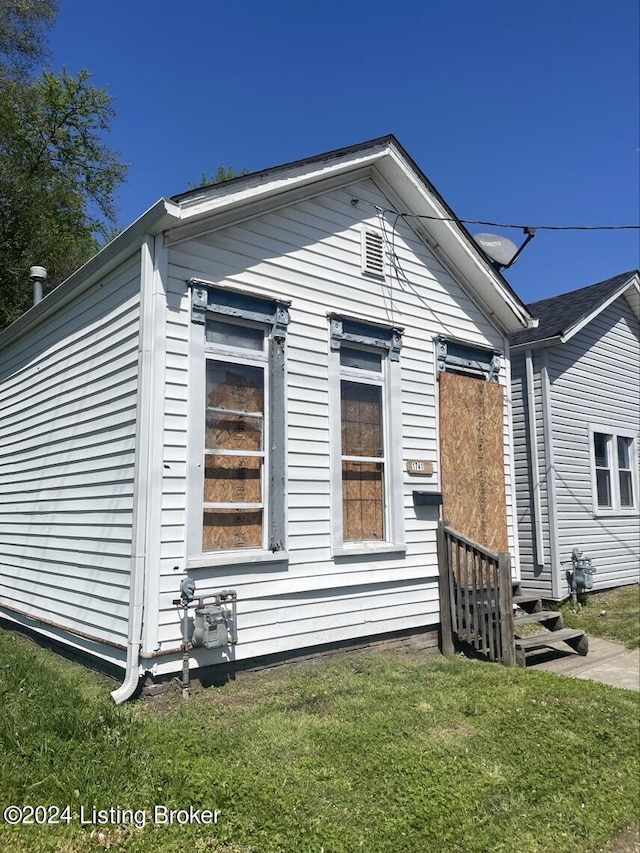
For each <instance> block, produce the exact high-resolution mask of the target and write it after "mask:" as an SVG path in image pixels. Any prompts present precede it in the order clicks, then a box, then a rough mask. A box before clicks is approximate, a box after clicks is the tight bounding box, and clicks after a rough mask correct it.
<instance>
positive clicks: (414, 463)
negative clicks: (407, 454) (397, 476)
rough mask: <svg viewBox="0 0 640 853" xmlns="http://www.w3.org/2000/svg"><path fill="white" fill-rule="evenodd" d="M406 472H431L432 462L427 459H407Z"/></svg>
mask: <svg viewBox="0 0 640 853" xmlns="http://www.w3.org/2000/svg"><path fill="white" fill-rule="evenodd" d="M407 474H433V462H430V461H429V460H428V459H407Z"/></svg>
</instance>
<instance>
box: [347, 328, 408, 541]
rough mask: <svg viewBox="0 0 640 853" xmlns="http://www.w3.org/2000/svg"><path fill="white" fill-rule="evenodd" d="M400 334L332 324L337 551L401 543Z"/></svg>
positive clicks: (384, 329) (395, 330)
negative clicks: (359, 546) (358, 546)
mask: <svg viewBox="0 0 640 853" xmlns="http://www.w3.org/2000/svg"><path fill="white" fill-rule="evenodd" d="M399 353H400V333H399V330H397V329H391V328H381V327H376V326H370V325H368V324H364V323H360V322H358V321H354V320H347V319H344V318H335V317H334V318H332V319H331V356H332V361H331V381H332V388H333V394H332V396H333V397H334V399H335V404H332V418H333V425H332V429H333V435H334V446H335V453H334V459H333V481H334V487H333V500H334V504H335V510H336V511H335V513H334V524H333V527H334V531H333V543H334V549H338V550H339V549H341V548H342V547H344V548H345V549H347V550H348V549H353V547H354V546H357V545H358V544H361V545H362V546H364V547H372V546H373V547H376V546H384V545H385V543H386V544H387V545H402V539H403V531H402V494H401V490H402V479H401V472H400V467H401V464H400V461H399V460H401V439H400V424H399V413H400V404H399V400H398V395H399V379H400V375H399V367H400V365H399Z"/></svg>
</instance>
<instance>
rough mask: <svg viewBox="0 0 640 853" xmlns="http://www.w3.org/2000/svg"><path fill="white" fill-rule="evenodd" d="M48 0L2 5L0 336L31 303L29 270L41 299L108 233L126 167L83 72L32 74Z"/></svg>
mask: <svg viewBox="0 0 640 853" xmlns="http://www.w3.org/2000/svg"><path fill="white" fill-rule="evenodd" d="M55 12H56V3H55V2H53V0H14V2H9V0H0V329H1V328H4V327H5V326H6V325H8V323H10V322H12V321H13V320H15V319H16V318H17V317H19V316H20V314H22V313H23V312H24V311H25V310H27V309H28V308H29V307H30V304H31V285H30V284H29V281H28V271H29V268H30V267H31V266H33V265H39V266H44V267H46V269H47V271H48V274H49V278H48V282H47V285H46V287H45V292H48V291H49V290H51V289H52V288H54V287H55V286H57V285H58V284H59V283H60V282H61V281H63V280H64V279H65V278H66V277H67V276H68V275H70V273H71V272H73V271H74V270H75V269H76V268H77V267H79V266H81V265H82V264H83V263H84V262H85V261H87V260H88V259H89V258H90V257H91V256H92V255H93V254H95V252H96V251H97V250H98V249H99V248H100V244H101V240H104V238H106V237H107V235H109V234H112V233H113V230H114V227H115V203H114V199H115V192H116V189H117V187H118V185H119V184H120V183H121V182H122V181H123V180H124V178H125V175H126V166H125V165H123V164H122V163H120V162H119V160H118V154H117V152H115V151H113V150H112V149H111V148H109V147H108V146H107V145H106V144H105V142H104V136H105V134H106V132H107V131H108V129H109V122H110V119H111V118H112V117H113V114H114V111H113V107H112V98H111V96H110V95H109V94H108V92H106V90H104V89H99V88H97V87H95V86H93V85H92V84H91V82H90V75H89V73H88V72H87V71H80V73H79V74H78V75H77V76H75V77H74V76H72V75H71V74H69V73H67V72H66V71H64V70H63V71H62V72H61V73H60V74H58V75H56V74H53V73H52V72H50V71H47V70H44V71H41V73H40V74H39V75H36V74H34V73H33V69H34V67H35V65H36V62H37V61H38V60H39V59H41V58H42V56H43V51H42V49H41V47H40V45H41V43H42V38H43V33H44V32H46V29H47V27H48V26H50V24H51V22H52V20H53V18H54V16H55Z"/></svg>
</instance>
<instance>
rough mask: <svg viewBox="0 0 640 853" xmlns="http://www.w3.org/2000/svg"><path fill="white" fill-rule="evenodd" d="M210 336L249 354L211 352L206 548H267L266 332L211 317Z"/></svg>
mask: <svg viewBox="0 0 640 853" xmlns="http://www.w3.org/2000/svg"><path fill="white" fill-rule="evenodd" d="M217 326H219V328H217ZM234 328H235V329H236V334H235V335H234V334H233V331H234ZM207 341H209V342H211V343H217V344H218V345H219V346H218V348H219V349H222V348H224V347H226V346H228V347H230V348H232V349H233V350H234V351H237V350H243V349H245V350H247V354H246V358H245V359H243V360H241V359H240V357H239V356H238V355H235V359H236V360H234V361H230V360H225V359H224V353H221V354H218V353H213V352H212V353H211V354H210V355H208V357H207V363H206V416H205V417H206V423H205V451H204V495H203V498H204V503H203V535H202V548H203V550H204V551H220V550H227V549H236V548H261V547H263V540H264V508H265V494H264V492H265V476H264V470H265V446H266V444H265V396H266V395H265V387H266V385H265V379H266V364H265V363H263V362H264V353H263V350H264V343H262V345H261V347H260V348H258V346H257V343H258V342H259V341H262V342H264V332H263V331H262V330H258V329H256V328H254V327H244V326H242V325H239V324H238V325H236V326H235V327H234V324H231V323H228V322H223V323H220V324H217V323H216V321H209V320H208V321H207Z"/></svg>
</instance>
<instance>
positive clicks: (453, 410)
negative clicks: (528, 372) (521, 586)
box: [439, 372, 508, 552]
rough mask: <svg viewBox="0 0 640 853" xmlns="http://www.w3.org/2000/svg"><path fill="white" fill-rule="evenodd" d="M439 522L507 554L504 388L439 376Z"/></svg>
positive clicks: (466, 379)
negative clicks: (441, 503)
mask: <svg viewBox="0 0 640 853" xmlns="http://www.w3.org/2000/svg"><path fill="white" fill-rule="evenodd" d="M439 384H440V465H441V478H442V502H443V506H442V510H443V518H444V519H445V521H447V522H448V523H449V524H450V526H451V527H453V528H454V529H455V530H458V531H459V532H460V533H462V534H464V535H465V536H468V537H469V538H470V539H473V540H474V541H475V542H478V543H479V544H480V545H484V546H485V547H486V548H489V549H490V550H492V551H496V552H501V551H506V550H507V547H508V540H507V503H506V497H505V476H504V474H505V469H504V399H503V393H504V392H503V388H502V386H501V385H498V384H496V383H494V382H487V381H485V380H482V379H472V378H470V377H468V376H460V375H458V374H456V373H447V372H443V373H441V374H440V380H439Z"/></svg>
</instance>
